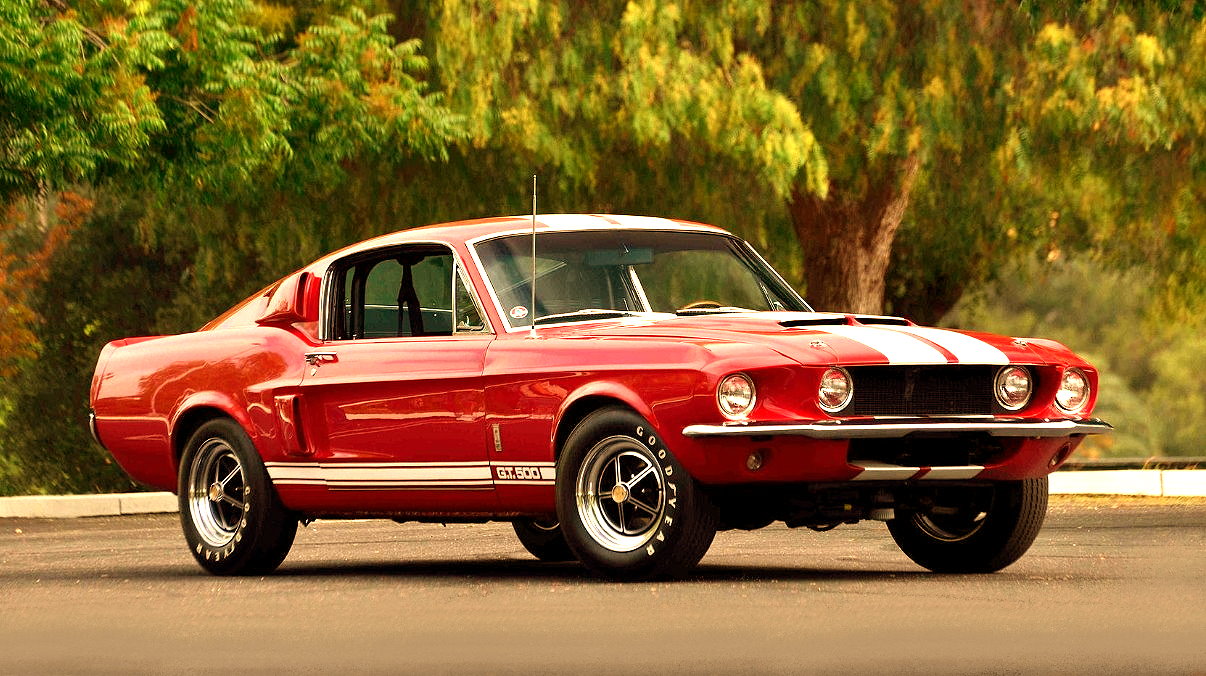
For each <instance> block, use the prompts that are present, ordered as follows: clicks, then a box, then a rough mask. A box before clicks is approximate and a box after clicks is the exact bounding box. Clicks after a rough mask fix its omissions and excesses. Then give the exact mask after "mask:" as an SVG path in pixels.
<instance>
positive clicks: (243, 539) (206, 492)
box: [179, 418, 297, 575]
mask: <svg viewBox="0 0 1206 676" xmlns="http://www.w3.org/2000/svg"><path fill="white" fill-rule="evenodd" d="M179 500H180V522H181V525H182V526H183V527H184V539H185V540H186V541H187V542H188V547H189V550H190V551H191V552H192V553H193V558H195V559H196V560H197V563H199V564H201V567H202V568H204V569H205V570H206V571H208V572H210V573H213V574H214V575H258V574H263V573H269V572H272V571H273V570H274V569H276V567H277V566H278V565H280V563H281V561H283V560H284V559H285V555H287V554H288V553H289V548H290V547H291V546H292V545H293V537H294V535H295V534H296V533H297V518H296V517H295V516H294V515H293V514H292V513H291V512H289V511H288V510H287V509H285V507H284V506H283V505H282V504H281V503H280V498H278V497H277V495H276V490H275V489H274V488H273V487H272V482H271V480H269V478H268V472H267V470H265V469H264V463H263V461H262V460H260V456H259V454H258V453H257V452H256V450H255V447H254V446H253V445H252V443H251V439H250V438H249V437H248V436H247V433H246V432H244V431H243V428H242V427H240V426H239V425H238V424H236V423H235V422H234V421H233V420H229V419H226V418H220V419H215V420H211V421H209V422H207V423H205V424H204V425H202V426H201V427H200V428H199V429H198V430H197V431H196V433H194V434H193V436H192V438H191V439H189V442H188V446H187V447H186V448H185V451H184V456H183V457H182V458H181V460H180V481H179Z"/></svg>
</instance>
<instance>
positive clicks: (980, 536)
mask: <svg viewBox="0 0 1206 676" xmlns="http://www.w3.org/2000/svg"><path fill="white" fill-rule="evenodd" d="M897 513H898V517H897V518H896V519H894V520H892V521H889V522H888V531H889V532H890V533H892V538H893V539H894V540H896V544H897V545H899V546H900V549H901V551H903V552H904V553H905V554H906V555H907V556H908V557H909V558H910V559H913V560H914V561H916V562H917V563H918V564H920V565H922V566H924V567H926V568H929V569H930V570H932V571H934V572H936V573H992V572H996V571H998V570H1001V569H1002V568H1004V567H1005V566H1008V565H1009V564H1011V563H1013V562H1014V561H1017V560H1018V559H1019V558H1021V556H1022V555H1023V554H1025V553H1026V550H1028V549H1030V545H1031V544H1032V543H1033V542H1034V538H1035V537H1036V536H1037V535H1038V532H1039V529H1040V528H1042V526H1043V519H1044V517H1045V516H1046V514H1047V477H1041V478H1038V479H1025V480H1022V481H1000V482H996V483H994V484H992V486H990V487H987V488H983V489H980V490H975V489H962V488H952V489H949V490H947V491H942V492H939V493H937V494H936V495H935V497H934V501H933V505H932V506H928V507H926V508H925V509H923V510H918V511H908V512H906V511H903V510H898V512H897Z"/></svg>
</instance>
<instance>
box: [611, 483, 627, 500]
mask: <svg viewBox="0 0 1206 676" xmlns="http://www.w3.org/2000/svg"><path fill="white" fill-rule="evenodd" d="M611 499H612V500H615V501H616V502H624V501H625V500H627V499H628V487H627V486H625V485H624V484H616V485H615V486H613V487H612V489H611Z"/></svg>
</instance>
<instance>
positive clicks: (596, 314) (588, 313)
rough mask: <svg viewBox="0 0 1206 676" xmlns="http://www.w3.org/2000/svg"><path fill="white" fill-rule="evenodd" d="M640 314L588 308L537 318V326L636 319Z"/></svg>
mask: <svg viewBox="0 0 1206 676" xmlns="http://www.w3.org/2000/svg"><path fill="white" fill-rule="evenodd" d="M640 314H641V313H640V312H632V311H630V310H601V309H598V308H588V309H586V310H574V311H573V312H562V313H560V314H555V315H544V316H543V317H537V318H536V323H537V324H551V323H553V322H557V321H563V320H570V321H577V320H589V319H613V318H615V317H636V316H639V315H640Z"/></svg>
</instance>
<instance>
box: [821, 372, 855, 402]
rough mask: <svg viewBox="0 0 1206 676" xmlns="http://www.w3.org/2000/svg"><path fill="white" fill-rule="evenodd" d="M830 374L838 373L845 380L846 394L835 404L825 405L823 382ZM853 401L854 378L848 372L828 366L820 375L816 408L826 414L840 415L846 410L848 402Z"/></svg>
mask: <svg viewBox="0 0 1206 676" xmlns="http://www.w3.org/2000/svg"><path fill="white" fill-rule="evenodd" d="M832 373H840V374H841V375H842V376H844V377H845V379H846V394H845V396H844V397H843V398H842V400H841V401H840V402H839V403H837V404H826V403H825V394H824V392H825V387H826V384H825V381H826V379H827V378H828V377H829V376H830V374H832ZM852 401H854V377H853V376H851V375H850V372H849V371H847V370H846V369H844V368H842V367H841V366H830V367H828V368H826V369H825V370H824V371H823V372H822V373H821V380H820V381H819V382H818V384H817V406H818V407H819V408H820V409H821V410H822V411H824V412H826V413H840V412H841V411H844V410H846V407H847V406H849V405H850V402H852Z"/></svg>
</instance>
